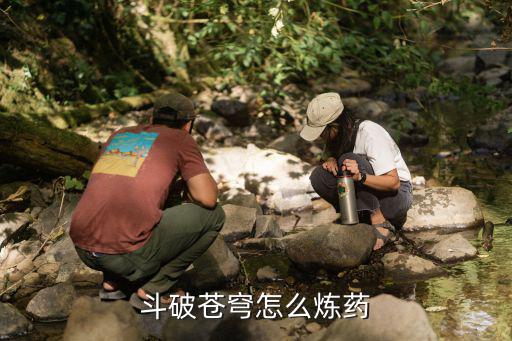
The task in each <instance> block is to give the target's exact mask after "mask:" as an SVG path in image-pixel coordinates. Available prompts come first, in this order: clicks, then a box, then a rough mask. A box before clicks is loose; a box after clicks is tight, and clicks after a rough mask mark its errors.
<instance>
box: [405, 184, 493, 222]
mask: <svg viewBox="0 0 512 341" xmlns="http://www.w3.org/2000/svg"><path fill="white" fill-rule="evenodd" d="M483 222H484V218H483V215H482V210H481V208H480V205H479V204H478V202H477V200H476V197H475V195H474V194H473V193H472V192H471V191H469V190H467V189H464V188H460V187H434V188H424V189H418V190H414V191H413V205H412V207H411V208H410V209H409V211H408V213H407V221H406V222H405V224H404V226H403V230H404V231H405V232H418V231H425V230H432V229H439V230H442V231H444V232H452V231H457V230H461V229H474V228H478V227H480V226H481V225H482V224H483Z"/></svg>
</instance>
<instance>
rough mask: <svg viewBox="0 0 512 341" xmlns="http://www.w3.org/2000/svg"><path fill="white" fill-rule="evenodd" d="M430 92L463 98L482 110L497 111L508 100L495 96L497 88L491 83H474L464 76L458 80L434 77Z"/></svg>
mask: <svg viewBox="0 0 512 341" xmlns="http://www.w3.org/2000/svg"><path fill="white" fill-rule="evenodd" d="M428 92H429V94H430V95H432V96H436V97H441V98H450V97H452V98H453V99H456V100H459V99H460V100H463V101H466V102H469V103H471V105H472V107H473V108H478V110H480V111H485V112H496V111H499V110H501V109H504V108H505V107H506V101H504V100H503V99H500V98H495V97H494V94H495V93H497V91H496V88H495V87H494V86H490V85H482V84H475V83H472V82H471V80H470V79H468V78H464V79H462V80H460V81H456V80H453V79H449V78H433V79H432V82H431V83H430V86H429V87H428Z"/></svg>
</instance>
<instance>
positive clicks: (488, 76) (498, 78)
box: [476, 66, 510, 86]
mask: <svg viewBox="0 0 512 341" xmlns="http://www.w3.org/2000/svg"><path fill="white" fill-rule="evenodd" d="M476 79H477V80H478V81H479V82H481V83H484V84H486V85H493V86H499V85H501V84H502V83H503V82H504V81H508V80H510V68H509V67H508V66H499V67H495V68H492V69H489V70H485V71H482V72H480V73H479V74H478V76H476Z"/></svg>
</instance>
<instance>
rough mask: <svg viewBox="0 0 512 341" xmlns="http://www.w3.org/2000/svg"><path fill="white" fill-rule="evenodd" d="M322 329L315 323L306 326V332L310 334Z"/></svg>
mask: <svg viewBox="0 0 512 341" xmlns="http://www.w3.org/2000/svg"><path fill="white" fill-rule="evenodd" d="M321 329H322V326H321V325H320V324H319V323H317V322H309V323H308V324H306V330H307V331H308V332H310V333H316V332H318V331H320V330H321Z"/></svg>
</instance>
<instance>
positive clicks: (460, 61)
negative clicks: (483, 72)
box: [439, 56, 476, 76]
mask: <svg viewBox="0 0 512 341" xmlns="http://www.w3.org/2000/svg"><path fill="white" fill-rule="evenodd" d="M475 62H476V57H475V56H461V57H453V58H448V59H445V60H444V61H443V62H441V64H439V70H440V71H441V72H443V73H445V74H449V75H451V74H455V76H457V75H460V74H465V75H472V74H473V73H474V72H475Z"/></svg>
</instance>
